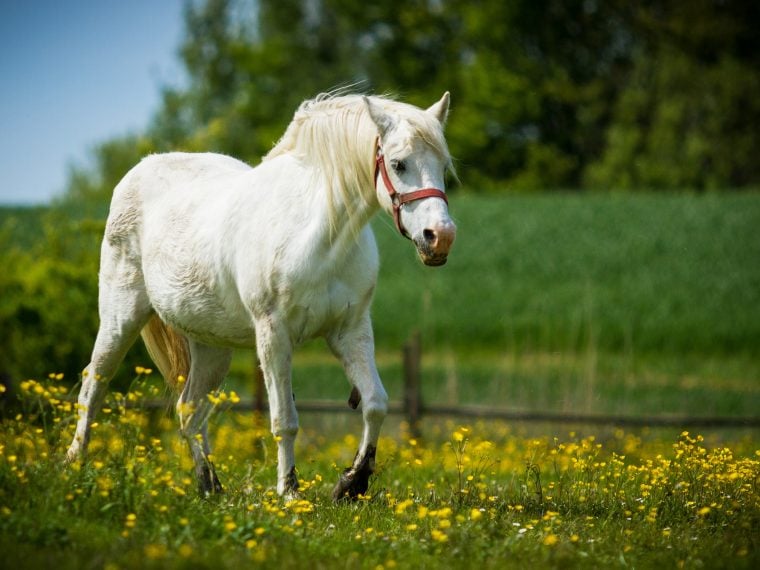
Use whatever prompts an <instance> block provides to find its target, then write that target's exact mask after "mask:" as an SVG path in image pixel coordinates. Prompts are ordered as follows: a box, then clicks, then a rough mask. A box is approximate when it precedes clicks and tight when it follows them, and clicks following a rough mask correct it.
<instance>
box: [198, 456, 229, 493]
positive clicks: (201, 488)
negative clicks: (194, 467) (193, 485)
mask: <svg viewBox="0 0 760 570" xmlns="http://www.w3.org/2000/svg"><path fill="white" fill-rule="evenodd" d="M197 475H198V492H199V493H200V495H201V497H208V496H209V495H218V494H219V493H222V492H224V489H223V488H222V484H221V483H220V482H219V477H217V476H216V471H215V470H214V466H213V464H211V463H207V464H205V465H203V467H201V468H200V469H199V470H198V472H197Z"/></svg>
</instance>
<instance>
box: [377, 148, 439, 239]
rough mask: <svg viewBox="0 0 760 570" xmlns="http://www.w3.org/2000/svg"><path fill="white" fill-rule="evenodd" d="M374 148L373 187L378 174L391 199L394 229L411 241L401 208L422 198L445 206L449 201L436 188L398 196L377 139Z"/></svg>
mask: <svg viewBox="0 0 760 570" xmlns="http://www.w3.org/2000/svg"><path fill="white" fill-rule="evenodd" d="M375 148H376V152H375V155H376V156H375V186H377V176H378V174H379V175H381V176H382V177H383V183H384V184H385V189H386V190H387V191H388V195H389V196H390V197H391V204H392V205H393V221H394V222H395V223H396V229H397V230H398V231H399V233H400V234H401V235H402V236H404V237H405V238H407V239H412V238H411V237H410V236H409V234H408V233H407V231H406V229H404V226H403V225H401V206H402V205H404V204H406V203H408V202H415V201H416V200H422V199H424V198H440V199H441V200H443V201H444V202H446V205H447V206H448V204H449V201H448V199H447V198H446V193H445V192H444V191H443V190H439V189H438V188H422V189H420V190H415V191H413V192H405V193H404V194H400V193H399V192H397V191H396V188H395V187H394V186H393V182H391V179H390V176H388V170H387V168H386V166H385V155H384V154H383V149H382V147H381V146H380V140H379V138H378V140H377V141H375Z"/></svg>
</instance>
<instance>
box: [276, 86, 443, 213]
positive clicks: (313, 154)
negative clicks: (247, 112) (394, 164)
mask: <svg viewBox="0 0 760 570" xmlns="http://www.w3.org/2000/svg"><path fill="white" fill-rule="evenodd" d="M371 99H372V102H373V103H375V104H377V105H380V106H381V107H382V108H383V109H384V110H385V111H386V112H387V113H389V114H391V115H393V116H394V117H396V118H398V119H400V120H404V121H407V122H408V123H409V124H410V125H412V126H413V128H414V129H413V130H414V136H416V137H419V138H421V139H422V140H424V141H425V142H426V143H427V144H429V145H430V146H431V147H432V148H433V149H434V150H435V151H436V152H437V153H438V154H439V155H440V156H441V157H442V158H443V159H444V160H445V162H446V164H448V165H449V167H451V158H450V155H449V151H448V147H447V145H446V140H445V138H444V136H443V129H442V127H441V124H440V123H439V122H438V120H436V119H435V117H433V116H432V115H431V114H430V113H427V112H425V111H424V110H422V109H419V108H417V107H414V106H412V105H408V104H405V103H399V102H397V101H394V100H392V99H389V98H387V97H371ZM377 136H378V129H377V126H376V125H375V124H374V123H373V121H372V119H371V117H370V115H369V112H368V110H367V105H366V104H365V102H364V100H363V97H362V96H361V95H340V96H336V95H333V94H330V93H323V94H321V95H318V96H317V97H315V98H314V99H309V100H306V101H304V102H303V103H301V105H300V106H299V107H298V109H297V110H296V112H295V114H294V115H293V120H292V121H291V122H290V124H289V125H288V128H287V129H286V130H285V133H284V134H283V136H282V138H281V139H280V140H279V142H278V143H277V144H276V145H275V146H274V148H273V149H272V150H271V151H270V152H269V153H268V154H267V155H266V156H265V157H264V160H269V159H272V158H275V157H277V156H280V155H283V154H293V155H296V156H298V157H299V158H300V159H301V160H304V161H306V162H308V163H309V164H310V165H312V166H313V167H314V169H315V172H316V173H318V174H319V175H321V177H322V180H321V182H322V184H320V185H319V186H322V187H323V188H325V190H326V191H327V200H328V208H329V211H330V220H329V222H330V225H331V226H333V223H334V220H335V213H336V209H337V208H338V207H339V204H344V205H347V206H348V205H350V204H352V203H353V202H354V200H355V199H356V198H357V197H358V198H359V199H361V200H363V201H364V202H365V203H366V204H370V203H371V202H372V200H373V199H374V187H375V185H374V180H373V178H372V177H373V174H374V168H375V151H376V146H375V144H376V140H377ZM348 213H349V217H350V216H351V212H350V211H349V212H348Z"/></svg>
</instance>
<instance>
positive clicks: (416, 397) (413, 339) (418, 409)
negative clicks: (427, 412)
mask: <svg viewBox="0 0 760 570" xmlns="http://www.w3.org/2000/svg"><path fill="white" fill-rule="evenodd" d="M403 353H404V370H403V380H404V412H405V414H406V420H407V422H408V423H409V432H410V434H411V435H412V437H419V436H420V423H419V422H420V416H421V415H422V389H421V388H422V386H421V382H420V370H421V360H422V341H421V339H420V332H419V331H414V332H413V333H412V334H411V336H410V337H409V340H407V341H406V343H405V344H404V350H403Z"/></svg>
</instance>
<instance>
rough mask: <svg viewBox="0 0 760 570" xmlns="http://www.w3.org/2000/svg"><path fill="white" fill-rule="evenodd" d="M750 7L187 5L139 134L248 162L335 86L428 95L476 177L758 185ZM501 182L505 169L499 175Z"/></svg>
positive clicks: (229, 1)
mask: <svg viewBox="0 0 760 570" xmlns="http://www.w3.org/2000/svg"><path fill="white" fill-rule="evenodd" d="M753 12H754V13H755V14H754V15H755V16H757V14H756V12H757V10H756V9H755V8H752V7H751V6H749V4H747V3H742V2H739V1H738V0H733V1H732V0H730V1H728V2H725V3H722V4H721V5H720V6H718V5H715V4H714V3H712V2H708V1H707V0H705V1H699V2H696V3H680V4H676V5H672V3H669V2H662V1H650V2H645V3H643V4H642V3H640V4H637V5H636V6H633V7H632V6H631V5H630V3H628V2H622V1H620V2H619V1H613V2H601V3H597V2H588V1H585V0H571V1H567V0H563V1H559V0H538V1H536V0H532V1H523V0H521V1H519V2H502V1H500V0H483V1H477V2H472V1H466V2H465V1H461V0H449V1H446V2H434V3H430V2H423V1H416V0H415V1H410V0H403V1H401V0H393V1H386V2H380V3H375V4H373V5H372V6H364V5H360V4H357V3H355V2H348V1H346V0H326V1H323V2H304V1H302V0H287V1H281V0H271V1H270V0H262V1H261V2H259V3H257V5H256V8H255V9H253V8H252V5H251V4H250V3H248V2H239V1H235V0H209V1H207V2H205V3H200V4H189V5H188V8H187V13H186V36H185V39H184V42H183V45H182V49H181V54H182V60H183V62H184V64H185V67H186V69H187V73H188V77H189V85H188V86H187V88H185V89H167V90H166V92H165V96H164V103H163V106H162V108H161V110H160V111H159V113H158V114H157V116H156V118H155V120H154V121H153V123H152V125H151V126H150V128H149V129H148V131H149V133H150V134H149V138H150V139H151V140H152V141H153V144H155V146H156V148H157V149H160V150H171V149H188V150H216V151H220V152H225V153H229V154H232V155H234V156H237V157H239V158H242V159H243V160H247V161H249V162H251V163H255V162H257V161H258V160H259V158H260V157H261V156H262V155H263V154H265V153H266V152H267V151H268V150H269V149H270V148H271V146H272V144H273V143H274V142H275V141H276V140H277V139H278V138H279V136H280V135H281V133H282V132H283V130H284V128H285V126H286V125H287V123H288V121H289V120H290V117H291V116H292V113H293V111H294V109H295V108H296V107H297V105H298V104H299V103H300V102H301V101H302V100H303V99H305V98H308V97H312V96H314V95H315V94H316V93H319V92H322V91H326V90H328V89H331V88H334V87H336V86H341V85H351V84H353V83H356V84H357V85H358V88H359V89H368V90H371V91H377V92H391V93H399V94H401V95H402V97H403V98H404V99H405V100H408V101H410V102H412V103H415V104H417V105H421V106H425V105H429V104H431V103H432V102H433V101H435V100H437V99H438V97H440V94H441V92H442V91H444V90H446V89H448V90H450V91H451V92H452V94H453V110H452V114H451V116H450V123H449V126H448V138H449V142H450V146H451V149H452V151H453V154H454V156H456V157H457V159H458V160H459V161H460V163H461V165H462V167H463V168H462V169H461V170H462V173H463V176H464V178H465V179H466V180H467V181H468V182H469V183H470V184H471V185H472V186H473V187H478V188H493V187H498V188H504V187H505V186H506V187H508V188H512V189H516V190H537V189H545V188H569V187H577V186H579V185H580V184H584V183H585V184H591V185H593V186H595V187H601V188H610V187H614V188H626V189H639V188H677V189H683V188H693V189H702V188H721V189H722V188H726V187H742V186H751V185H757V184H760V170H758V167H757V166H756V163H757V161H756V160H755V159H754V157H755V156H756V155H757V152H758V148H759V147H760V144H759V143H760V140H758V138H759V137H760V134H759V133H760V130H758V129H757V125H758V124H760V107H758V103H757V102H758V101H760V73H758V61H757V58H756V56H755V55H753V54H756V53H758V49H757V47H758V45H757V35H756V34H755V32H754V28H753V27H752V24H751V22H753V21H755V20H756V18H755V20H753V18H752V16H753ZM505 183H506V184H505Z"/></svg>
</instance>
